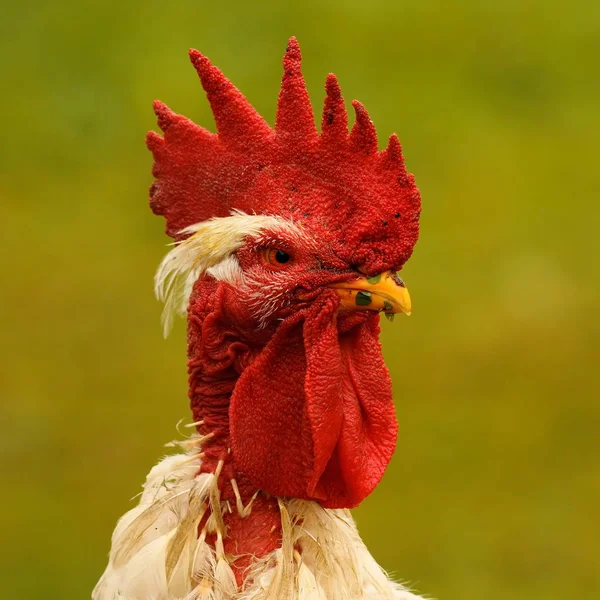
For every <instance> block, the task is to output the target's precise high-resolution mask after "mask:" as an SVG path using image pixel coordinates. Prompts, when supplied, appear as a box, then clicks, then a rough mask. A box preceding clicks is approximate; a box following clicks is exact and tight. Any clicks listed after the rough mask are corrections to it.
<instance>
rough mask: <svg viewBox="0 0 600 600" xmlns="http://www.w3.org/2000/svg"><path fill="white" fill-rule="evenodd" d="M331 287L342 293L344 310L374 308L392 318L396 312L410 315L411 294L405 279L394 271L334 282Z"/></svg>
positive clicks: (341, 306)
mask: <svg viewBox="0 0 600 600" xmlns="http://www.w3.org/2000/svg"><path fill="white" fill-rule="evenodd" d="M330 287H331V288H332V289H334V290H335V291H336V292H337V293H338V294H339V295H340V298H341V300H342V302H341V305H340V308H342V309H344V310H373V311H377V312H384V313H385V315H386V316H389V317H392V318H393V315H394V314H396V313H404V314H406V315H410V311H411V302H410V295H409V293H408V290H407V289H406V285H405V284H404V281H402V279H400V277H399V276H398V274H397V273H394V272H393V271H386V272H385V273H381V274H379V275H376V276H375V277H366V276H364V277H359V278H358V279H353V280H352V281H344V282H342V283H334V284H333V285H331V286H330Z"/></svg>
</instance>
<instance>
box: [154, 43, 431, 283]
mask: <svg viewBox="0 0 600 600" xmlns="http://www.w3.org/2000/svg"><path fill="white" fill-rule="evenodd" d="M190 58H191V60H192V63H193V64H194V66H195V68H196V70H197V72H198V75H199V76H200V80H201V83H202V85H203V87H204V89H205V91H206V93H207V97H208V100H209V102H210V104H211V107H212V110H213V113H214V116H215V121H216V124H217V130H218V134H214V133H210V132H209V131H207V130H206V129H204V128H202V127H200V126H198V125H196V124H195V123H193V122H192V121H190V120H189V119H187V118H185V117H183V116H181V115H177V114H175V113H173V112H172V111H171V110H170V109H168V108H167V107H166V106H165V105H164V104H162V103H155V111H156V114H157V117H158V124H159V126H160V128H161V129H162V130H163V132H164V137H161V136H159V135H158V134H156V133H154V132H150V133H149V134H148V138H147V144H148V147H149V148H150V150H151V151H152V153H153V154H154V159H155V162H154V168H153V173H154V176H155V177H156V181H155V182H154V183H153V184H152V187H151V189H150V206H151V208H152V210H153V211H154V212H155V213H156V214H159V215H163V216H164V217H165V218H166V222H167V233H168V234H169V235H170V236H172V237H174V238H176V239H180V238H181V237H182V234H180V231H181V230H182V229H183V228H185V227H188V226H189V225H193V224H194V223H198V222H199V221H203V220H205V219H208V218H210V217H225V216H227V215H229V214H230V212H231V210H232V209H238V210H242V211H244V212H249V213H257V214H272V215H281V216H284V217H287V218H290V219H293V220H301V219H306V218H310V219H312V220H314V221H316V222H318V223H319V224H320V226H321V228H322V229H323V230H324V231H326V232H328V234H329V240H330V241H329V243H330V245H331V249H332V251H334V252H335V254H336V255H337V256H338V257H339V258H340V259H341V260H343V261H344V262H346V263H347V264H351V265H361V266H362V267H363V268H364V269H365V270H366V271H367V272H368V273H373V274H375V273H381V272H382V271H385V270H386V269H395V270H399V269H400V268H401V267H402V265H403V264H404V262H406V260H407V259H408V258H409V257H410V255H411V253H412V250H413V247H414V245H415V243H416V241H417V237H418V232H419V215H420V211H421V199H420V195H419V190H418V189H417V187H416V186H415V183H414V177H413V176H412V175H411V174H409V173H407V171H406V167H405V165H404V159H403V157H402V149H401V147H400V142H399V141H398V138H397V137H396V136H395V135H392V136H391V137H390V140H389V144H388V147H387V149H386V150H384V151H382V152H379V151H378V146H377V132H376V131H375V127H374V125H373V123H372V121H371V120H370V119H369V115H368V113H367V111H366V110H365V108H364V107H363V106H362V105H361V104H360V103H358V102H354V103H353V104H354V109H355V112H356V122H355V124H354V127H353V128H352V131H351V132H350V134H348V129H347V127H348V117H347V115H346V109H345V106H344V100H343V98H342V95H341V91H340V88H339V85H338V83H337V80H336V79H335V76H333V75H330V76H329V77H328V78H327V83H326V91H327V96H326V99H325V106H324V110H323V120H322V132H321V134H320V135H319V134H318V132H317V129H316V127H315V121H314V116H313V113H312V108H311V105H310V101H309V98H308V93H307V92H306V86H305V84H304V78H303V76H302V71H301V55H300V48H299V47H298V43H297V42H296V40H295V39H294V38H292V39H291V40H290V42H289V44H288V47H287V50H286V54H285V56H284V60H283V63H284V75H283V80H282V86H281V93H280V95H279V103H278V110H277V119H276V125H275V128H274V129H271V127H269V125H268V124H267V123H266V122H265V121H264V119H263V118H262V117H261V116H260V115H259V114H258V113H257V112H256V111H255V110H254V108H253V107H252V106H251V105H250V103H249V102H248V101H247V100H246V98H244V96H243V95H242V94H241V93H240V92H239V91H238V90H237V89H236V88H235V87H234V86H233V85H232V84H231V82H230V81H228V80H227V79H226V78H225V77H224V75H223V74H222V73H221V71H219V69H217V68H216V67H214V66H213V65H212V64H211V63H210V61H209V60H208V59H207V58H206V57H204V56H202V54H200V53H199V52H198V51H196V50H192V51H191V52H190Z"/></svg>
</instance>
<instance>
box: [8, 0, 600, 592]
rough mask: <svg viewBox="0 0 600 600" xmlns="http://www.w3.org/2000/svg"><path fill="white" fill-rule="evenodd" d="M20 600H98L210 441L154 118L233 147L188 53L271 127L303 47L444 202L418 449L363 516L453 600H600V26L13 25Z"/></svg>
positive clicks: (413, 334)
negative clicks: (170, 327) (119, 560)
mask: <svg viewBox="0 0 600 600" xmlns="http://www.w3.org/2000/svg"><path fill="white" fill-rule="evenodd" d="M1 8H2V19H1V21H0V50H1V52H0V63H1V71H2V83H3V87H4V91H3V92H2V94H1V95H0V114H1V115H2V130H3V131H2V137H1V146H0V195H1V206H2V218H3V222H4V233H3V234H2V237H3V239H4V240H5V242H4V251H3V252H2V255H3V265H2V271H3V280H4V284H3V286H2V294H1V305H0V326H1V328H2V333H3V343H2V347H1V350H0V363H1V367H0V369H1V371H2V378H1V386H2V392H1V393H2V405H1V412H2V414H1V422H0V428H1V431H0V447H1V453H2V463H3V466H2V477H1V478H0V492H1V494H2V498H3V503H2V511H1V513H0V519H1V521H0V527H1V530H2V532H3V536H2V537H3V538H4V541H3V543H2V554H3V555H4V556H3V557H2V561H1V564H2V570H3V571H5V572H4V573H3V574H2V581H3V584H2V592H1V593H0V595H1V596H2V598H11V599H37V598H39V599H42V598H44V599H49V598H50V599H54V598H57V599H58V598H60V599H61V600H70V599H79V598H87V597H89V593H90V591H91V589H92V587H93V585H94V583H95V581H96V580H97V578H98V577H99V575H100V574H101V572H102V570H103V569H104V566H105V562H106V555H107V552H108V549H109V539H110V534H111V531H112V528H113V526H114V523H115V521H116V519H117V517H118V516H120V515H121V514H122V513H123V512H124V511H125V510H127V509H128V508H129V507H130V506H131V505H132V504H131V503H130V502H129V500H128V499H129V498H130V497H131V496H133V495H134V494H136V493H137V492H138V490H139V485H140V483H141V482H142V481H143V478H144V476H145V474H146V472H147V471H148V470H149V467H150V466H151V465H152V464H153V462H154V461H155V460H156V459H157V458H158V456H159V455H160V454H161V453H162V452H163V448H162V443H163V442H166V441H168V440H170V439H172V438H174V437H175V436H176V432H175V424H176V423H177V421H178V420H179V419H181V418H184V417H187V416H188V410H187V400H186V372H185V344H184V327H183V324H182V323H180V324H179V325H178V327H177V328H176V330H175V332H174V334H173V335H172V336H171V337H170V338H169V339H168V340H167V341H164V340H163V339H162V335H161V328H160V325H159V315H160V307H159V305H158V304H157V302H156V301H155V300H154V298H153V294H152V276H153V272H154V270H155V267H156V266H157V264H158V262H159V260H160V259H161V257H162V256H163V254H164V252H165V244H166V242H167V239H166V237H165V236H164V235H163V222H162V220H159V219H158V218H156V217H155V216H153V215H152V214H151V212H150V210H149V209H148V206H147V188H148V186H149V184H150V182H151V175H150V165H151V157H150V154H149V153H148V152H147V151H146V150H145V148H144V134H145V132H146V131H147V130H148V129H151V128H153V127H154V118H153V114H152V110H151V101H152V100H154V99H155V98H160V99H161V100H163V101H165V102H166V103H167V104H169V106H171V107H172V108H173V109H174V110H175V111H177V112H181V113H184V114H186V115H188V116H190V117H192V118H193V119H194V120H196V121H197V122H199V123H202V124H204V125H207V126H209V127H212V118H211V116H210V112H209V109H208V105H207V102H206V100H205V99H204V96H203V92H202V90H201V87H200V85H199V82H198V81H197V78H196V74H195V72H194V70H193V68H192V67H191V66H190V65H189V63H188V59H187V55H186V53H187V49H188V47H190V46H193V47H197V48H199V49H200V50H201V51H202V52H204V53H206V54H207V55H208V56H209V57H211V59H212V60H213V61H214V62H215V63H216V64H217V65H219V66H220V67H221V68H222V69H223V70H224V71H225V73H226V74H227V75H228V76H229V77H230V78H231V79H232V80H233V81H234V82H235V83H236V85H237V86H238V87H239V88H240V89H241V90H242V91H243V92H244V93H246V95H247V96H248V97H249V98H250V100H251V101H252V102H253V103H254V104H255V106H256V107H257V108H258V109H259V111H260V112H261V113H262V114H264V115H265V116H266V118H267V119H268V120H269V121H270V122H273V118H274V114H275V103H276V97H277V92H278V86H279V80H280V76H281V66H280V59H281V56H282V54H283V51H284V49H285V45H286V41H287V38H288V37H289V36H290V35H296V36H297V37H298V38H299V41H300V43H301V45H302V48H303V53H304V70H305V75H306V79H307V82H308V87H309V90H310V93H311V96H312V99H313V101H314V106H315V107H316V108H317V109H320V105H321V102H322V100H323V96H324V92H323V82H324V79H325V76H326V74H327V73H328V72H329V71H334V72H335V73H336V74H337V75H338V77H339V79H340V81H341V84H342V88H343V90H344V93H345V96H346V99H347V100H348V101H350V100H351V99H353V98H359V99H360V100H361V101H363V102H364V103H365V104H366V106H367V107H368V108H369V110H370V112H371V116H372V118H373V120H374V121H375V123H376V125H377V127H378V130H379V132H380V137H381V139H382V140H383V139H386V138H387V135H388V134H389V133H391V132H392V131H397V132H398V134H399V135H400V138H401V140H402V142H403V145H404V147H405V155H406V158H407V163H408V166H409V168H410V170H411V171H413V172H414V173H416V175H417V182H418V183H419V186H420V188H421V191H422V194H423V201H424V210H423V216H422V237H421V240H420V242H419V244H418V246H417V248H416V252H415V255H414V257H413V259H412V260H411V261H410V262H409V264H408V266H407V267H406V269H405V271H404V274H405V278H406V280H407V282H408V284H409V288H410V290H411V292H412V295H413V301H414V313H413V316H412V317H411V318H410V319H405V318H403V319H397V320H396V322H395V323H394V324H389V323H387V322H384V324H383V328H384V331H383V341H384V348H385V355H386V359H387V362H388V364H389V366H390V368H391V371H392V374H393V378H394V383H395V390H396V399H397V406H398V410H399V420H400V424H401V434H400V438H399V443H398V450H397V453H396V456H395V458H394V460H393V462H392V464H391V466H390V468H389V470H388V472H387V475H386V477H385V478H384V481H383V483H382V484H381V485H380V487H379V488H378V489H377V491H376V492H375V493H374V494H373V495H372V496H371V497H370V498H369V499H368V500H367V501H366V502H365V503H364V505H363V506H362V507H361V508H360V509H359V510H357V511H356V517H357V520H358V523H359V526H360V529H361V531H362V533H363V535H364V537H365V539H366V541H367V543H368V545H369V546H370V548H371V549H372V551H373V553H374V555H375V556H376V557H377V559H378V560H379V561H380V562H381V563H382V564H383V565H384V566H385V567H386V568H387V569H389V570H391V571H393V572H394V573H396V574H397V576H398V577H399V578H401V579H403V580H407V581H409V582H411V583H412V584H413V585H414V586H416V588H417V589H418V590H420V591H421V592H423V593H427V594H429V595H431V596H434V597H437V598H440V599H441V600H448V599H453V600H454V599H456V600H481V599H485V600H496V599H497V600H500V599H502V600H505V599H507V598H510V599H511V600H513V599H523V600H533V599H544V600H558V599H560V600H565V599H571V598H577V599H578V600H581V599H598V598H600V574H599V572H598V570H599V565H600V559H599V556H600V552H599V543H600V524H599V512H600V508H599V507H600V473H599V464H600V460H599V457H598V454H599V447H600V442H599V440H598V426H599V424H600V408H599V397H600V394H599V393H598V392H599V389H598V359H599V347H598V340H599V337H600V335H599V334H600V331H599V330H600V319H599V318H598V314H597V303H598V300H599V291H600V290H599V287H600V285H599V282H600V278H599V275H600V274H599V268H598V262H599V260H598V259H599V258H600V248H599V225H600V219H599V216H600V215H599V210H598V203H599V201H600V194H599V192H600V167H599V165H598V161H599V159H600V151H599V144H600V135H599V132H600V128H599V124H600V70H599V69H600V4H599V3H598V2H597V1H593V0H590V1H587V2H586V1H584V0H574V1H572V2H569V3H566V2H562V1H559V0H546V1H543V2H542V1H538V2H527V1H517V0H513V1H501V2H497V3H492V2H485V1H482V0H464V1H462V2H448V1H447V0H446V1H442V0H437V1H433V0H404V1H400V0H396V1H394V2H392V1H387V0H380V1H378V2H373V3H367V2H357V1H355V0H345V1H342V0H337V1H329V2H328V1H324V0H320V1H317V0H305V1H304V2H289V3H283V2H274V1H270V2H261V3H250V2H248V3H243V2H239V1H237V0H236V1H234V0H232V1H230V2H220V3H208V2H170V3H169V2H157V1H154V0H151V1H145V2H123V1H120V2H116V1H114V0H112V1H104V2H99V1H87V0H83V1H82V0H80V1H78V2H75V1H67V2H56V3H42V2H39V1H37V2H21V3H17V2H2V7H1Z"/></svg>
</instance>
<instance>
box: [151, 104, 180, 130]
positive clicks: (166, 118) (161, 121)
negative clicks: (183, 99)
mask: <svg viewBox="0 0 600 600" xmlns="http://www.w3.org/2000/svg"><path fill="white" fill-rule="evenodd" d="M152 107H153V108H154V114H155V115H156V120H157V122H158V126H159V127H160V128H161V129H162V131H167V129H168V128H169V126H170V125H171V124H172V123H173V121H174V120H175V117H177V115H176V114H175V113H174V112H173V111H172V110H171V109H170V108H169V107H168V106H167V105H166V104H163V103H162V102H161V101H160V100H155V101H154V102H153V103H152Z"/></svg>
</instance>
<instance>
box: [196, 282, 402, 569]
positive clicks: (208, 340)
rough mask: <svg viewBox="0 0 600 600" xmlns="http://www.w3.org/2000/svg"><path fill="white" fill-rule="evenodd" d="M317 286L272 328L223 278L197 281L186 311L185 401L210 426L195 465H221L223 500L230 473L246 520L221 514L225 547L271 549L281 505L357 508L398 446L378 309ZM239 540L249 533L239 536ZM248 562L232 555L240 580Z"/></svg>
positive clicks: (238, 550) (254, 550)
mask: <svg viewBox="0 0 600 600" xmlns="http://www.w3.org/2000/svg"><path fill="white" fill-rule="evenodd" d="M338 305H339V299H338V296H337V295H336V294H335V293H334V292H332V291H331V290H327V289H326V290H324V291H322V292H321V294H320V295H319V296H318V297H317V299H315V300H313V301H312V302H311V303H310V305H309V306H308V307H306V308H300V309H299V310H297V311H295V312H293V313H292V314H291V315H290V316H289V317H287V318H285V319H284V320H283V321H282V322H281V323H279V324H278V325H277V326H270V327H267V328H266V329H262V330H260V329H257V322H256V321H255V320H254V318H253V317H252V316H251V315H250V313H249V312H248V310H247V308H246V305H245V303H244V302H243V299H242V300H240V297H239V294H237V293H236V291H235V290H233V288H231V287H230V286H229V285H228V284H226V283H222V282H221V283H218V282H216V281H214V280H212V279H210V278H204V279H202V280H200V281H199V282H198V283H197V284H196V287H195V290H194V293H193V296H192V301H191V303H190V307H189V315H190V316H189V329H188V343H189V346H188V351H189V373H190V399H191V405H192V410H193V413H194V419H195V420H198V421H199V420H202V421H203V424H202V425H201V426H200V427H199V432H200V433H201V434H203V435H206V434H208V433H212V434H213V437H212V438H211V439H210V440H209V441H207V442H206V444H205V446H204V448H203V451H204V453H205V458H204V461H203V464H202V470H203V471H205V472H214V471H215V469H216V466H217V463H218V461H220V460H222V461H224V466H223V470H222V476H221V477H222V478H221V481H220V487H221V494H222V498H223V499H224V500H229V501H230V502H231V503H232V504H233V503H235V497H234V494H233V490H232V488H231V485H230V483H229V482H230V481H231V479H236V481H237V483H238V486H239V489H240V494H241V496H242V501H243V503H244V504H247V503H248V502H249V501H250V498H251V496H252V495H253V494H254V493H255V492H256V490H262V492H266V493H267V494H266V495H265V494H260V495H259V496H258V499H257V501H255V503H254V505H253V509H252V512H251V514H250V516H249V517H247V518H246V519H240V518H239V517H238V516H237V514H233V515H230V514H227V515H225V523H226V525H227V528H228V536H227V538H226V539H225V543H226V551H227V552H228V553H231V554H233V555H235V556H237V555H240V554H244V555H245V554H247V553H248V552H250V553H252V554H253V555H255V556H261V555H262V554H261V553H263V552H264V553H266V552H270V551H272V550H273V549H275V548H276V547H277V546H278V544H279V541H280V535H281V532H280V521H279V517H278V509H277V503H276V500H274V499H273V498H272V497H271V496H280V497H295V498H304V499H307V500H316V501H318V502H320V503H321V504H322V505H323V506H325V507H329V508H338V507H353V506H356V505H358V504H359V503H360V502H361V501H362V500H363V499H364V498H365V497H366V496H367V495H368V494H370V493H371V491H372V490H373V489H374V488H375V486H376V485H377V484H378V482H379V480H380V479H381V477H382V476H383V473H384V471H385V468H386V467H387V464H388V462H389V460H390V459H391V457H392V454H393V452H394V448H395V444H396V436H397V422H396V419H395V410H394V405H393V402H392V393H391V381H390V378H389V374H388V371H387V369H386V367H385V364H384V363H383V358H382V355H381V349H380V346H379V342H378V339H377V338H378V333H379V324H378V319H379V317H378V315H376V314H373V313H367V312H358V313H351V314H348V315H345V316H340V315H338ZM241 537H243V538H244V539H241ZM248 560H249V559H248V557H246V558H245V559H244V558H243V557H241V558H239V559H238V560H236V561H235V564H234V566H235V569H236V574H237V576H238V578H239V579H240V581H242V580H243V571H244V569H245V568H246V567H247V566H248V564H249V562H248Z"/></svg>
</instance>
